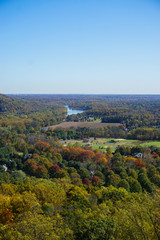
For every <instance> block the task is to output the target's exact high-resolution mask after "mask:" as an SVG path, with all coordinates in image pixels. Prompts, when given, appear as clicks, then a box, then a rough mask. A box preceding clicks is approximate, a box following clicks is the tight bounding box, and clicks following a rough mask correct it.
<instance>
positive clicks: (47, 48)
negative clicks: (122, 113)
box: [0, 0, 160, 94]
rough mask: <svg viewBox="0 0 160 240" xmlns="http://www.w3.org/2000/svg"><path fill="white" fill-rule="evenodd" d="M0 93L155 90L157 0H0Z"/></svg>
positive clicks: (159, 75) (159, 25)
mask: <svg viewBox="0 0 160 240" xmlns="http://www.w3.org/2000/svg"><path fill="white" fill-rule="evenodd" d="M0 93H3V94H160V0H121V1H120V0H112V1H111V0H23V1H22V0H0Z"/></svg>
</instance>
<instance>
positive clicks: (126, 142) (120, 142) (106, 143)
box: [60, 138, 160, 151]
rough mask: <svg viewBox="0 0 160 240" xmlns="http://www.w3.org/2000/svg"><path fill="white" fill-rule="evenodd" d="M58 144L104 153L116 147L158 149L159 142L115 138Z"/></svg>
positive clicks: (63, 141)
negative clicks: (86, 147) (87, 148)
mask: <svg viewBox="0 0 160 240" xmlns="http://www.w3.org/2000/svg"><path fill="white" fill-rule="evenodd" d="M60 143H61V144H63V145H64V146H67V147H69V146H77V147H84V146H88V147H92V148H93V149H100V150H102V151H106V148H107V147H111V148H112V150H115V149H116V148H117V147H118V146H130V147H132V146H136V145H141V146H143V147H144V146H157V147H160V142H154V141H150V142H149V141H148V142H145V141H138V140H130V139H115V138H97V139H94V138H89V139H88V140H87V142H86V141H83V140H60Z"/></svg>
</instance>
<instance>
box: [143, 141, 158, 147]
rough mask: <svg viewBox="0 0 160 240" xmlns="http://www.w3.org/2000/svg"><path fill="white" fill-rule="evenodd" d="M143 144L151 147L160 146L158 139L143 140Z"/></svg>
mask: <svg viewBox="0 0 160 240" xmlns="http://www.w3.org/2000/svg"><path fill="white" fill-rule="evenodd" d="M141 146H143V147H150V146H155V147H159V148H160V142H157V141H151V142H148V141H147V142H143V143H142V144H141Z"/></svg>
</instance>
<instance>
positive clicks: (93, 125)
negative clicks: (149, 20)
mask: <svg viewBox="0 0 160 240" xmlns="http://www.w3.org/2000/svg"><path fill="white" fill-rule="evenodd" d="M121 125H122V124H120V123H96V122H63V123H60V124H57V125H53V126H49V127H45V128H43V129H44V130H46V131H47V130H49V129H60V128H64V129H69V128H72V127H73V128H79V127H80V128H84V127H86V128H94V129H96V128H100V127H104V128H105V127H108V126H115V127H119V126H121Z"/></svg>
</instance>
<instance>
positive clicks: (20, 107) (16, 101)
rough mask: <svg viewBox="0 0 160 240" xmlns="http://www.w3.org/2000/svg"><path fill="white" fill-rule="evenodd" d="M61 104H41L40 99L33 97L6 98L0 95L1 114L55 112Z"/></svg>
mask: <svg viewBox="0 0 160 240" xmlns="http://www.w3.org/2000/svg"><path fill="white" fill-rule="evenodd" d="M59 107H62V106H59V104H57V103H54V102H49V103H45V102H41V101H40V100H39V99H34V98H32V97H30V98H28V99H22V98H19V97H17V96H14V97H12V96H6V95H4V94H0V113H1V114H2V113H14V114H19V113H20V114H22V113H24V114H27V113H29V112H35V111H45V110H55V109H56V108H59Z"/></svg>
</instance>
